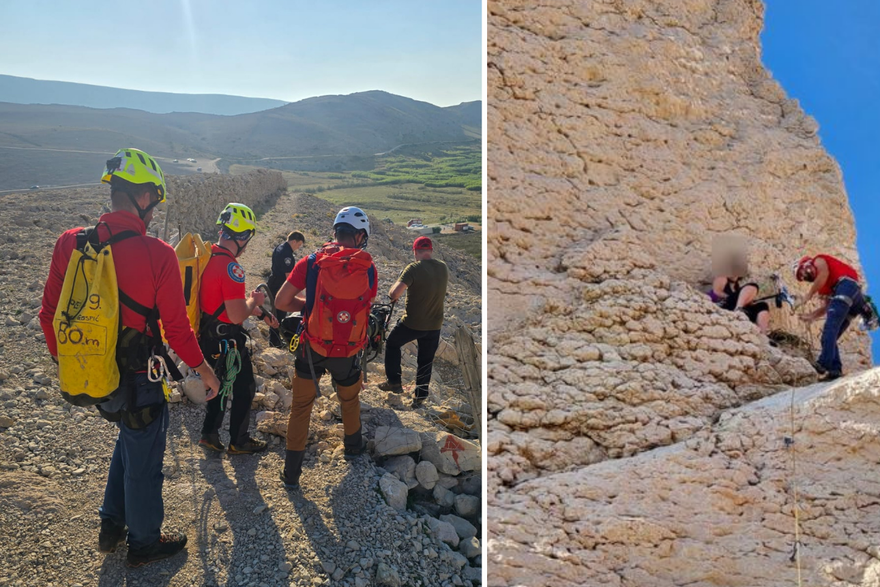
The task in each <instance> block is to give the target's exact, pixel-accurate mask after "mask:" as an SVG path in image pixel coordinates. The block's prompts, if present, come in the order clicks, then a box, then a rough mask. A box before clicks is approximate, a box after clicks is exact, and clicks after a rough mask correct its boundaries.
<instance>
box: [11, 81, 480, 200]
mask: <svg viewBox="0 0 880 587" xmlns="http://www.w3.org/2000/svg"><path fill="white" fill-rule="evenodd" d="M481 109H482V104H481V103H480V102H466V103H463V104H459V105H457V106H451V107H448V108H441V107H438V106H434V105H433V104H429V103H427V102H420V101H417V100H413V99H410V98H406V97H403V96H397V95H394V94H390V93H388V92H382V91H369V92H360V93H356V94H350V95H347V96H321V97H316V98H308V99H306V100H301V101H299V102H294V103H291V104H286V105H284V106H281V107H278V108H272V109H269V110H264V111H261V112H254V113H248V114H239V115H236V116H218V115H212V114H199V113H191V112H190V113H180V112H175V113H169V114H154V113H150V112H145V111H143V110H133V109H127V108H111V109H97V108H86V107H82V106H66V105H57V104H53V105H41V104H12V103H0V153H2V154H3V157H0V190H3V189H14V188H22V187H27V186H29V185H31V184H41V185H42V184H46V183H49V184H53V185H66V184H68V183H75V182H79V181H91V178H92V176H93V175H94V173H95V172H91V173H89V174H88V176H87V177H88V179H86V172H85V171H83V170H82V169H81V167H82V165H83V161H94V160H96V159H95V155H98V156H99V157H98V159H97V160H98V161H99V163H98V166H100V160H101V159H100V157H102V156H104V155H108V154H112V153H113V152H115V151H116V149H118V148H119V147H120V146H123V145H129V146H133V145H136V146H138V147H139V148H142V149H144V150H146V151H148V152H149V153H150V154H152V155H154V156H156V157H158V158H159V159H160V160H167V161H168V162H169V163H170V161H171V160H172V159H186V158H189V157H193V158H196V159H199V160H202V159H217V158H219V159H223V160H224V162H225V163H226V164H230V163H246V164H251V165H263V166H269V167H273V166H274V167H281V168H288V169H289V168H297V167H298V166H300V165H301V166H302V167H301V168H304V169H315V168H316V165H315V163H314V162H315V161H316V160H317V161H322V162H323V163H321V164H322V165H324V167H325V168H327V169H334V168H336V169H338V168H342V167H344V165H345V160H346V159H351V158H358V157H367V158H369V157H372V156H373V155H374V154H376V153H380V152H386V151H389V150H392V149H394V148H395V147H399V146H401V145H405V144H426V143H443V142H451V143H454V142H462V141H473V140H474V138H476V137H479V136H480V133H481V128H480V118H481V116H480V113H481ZM331 162H332V163H331ZM163 164H164V162H163ZM92 166H93V167H94V166H95V165H94V164H93V165H92Z"/></svg>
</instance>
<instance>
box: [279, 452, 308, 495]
mask: <svg viewBox="0 0 880 587" xmlns="http://www.w3.org/2000/svg"><path fill="white" fill-rule="evenodd" d="M305 456H306V451H304V450H287V451H285V452H284V467H283V468H282V469H281V482H282V483H284V487H285V489H288V490H295V489H299V476H300V475H302V463H303V459H304V458H305Z"/></svg>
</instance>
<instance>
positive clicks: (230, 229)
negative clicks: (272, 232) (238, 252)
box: [217, 202, 257, 240]
mask: <svg viewBox="0 0 880 587" xmlns="http://www.w3.org/2000/svg"><path fill="white" fill-rule="evenodd" d="M217 224H218V225H220V226H221V227H222V229H223V231H224V232H225V233H227V234H229V236H231V237H232V238H234V239H236V240H241V239H243V238H250V237H251V236H252V235H253V234H254V233H255V232H257V217H256V216H255V215H254V211H253V210H251V209H250V208H248V207H247V206H245V205H244V204H236V203H234V202H233V203H230V204H226V207H225V208H223V212H221V213H220V217H219V218H217Z"/></svg>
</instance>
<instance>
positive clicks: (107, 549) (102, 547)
mask: <svg viewBox="0 0 880 587" xmlns="http://www.w3.org/2000/svg"><path fill="white" fill-rule="evenodd" d="M127 535H128V531H127V530H126V529H125V526H118V525H117V524H115V523H113V520H110V519H107V518H104V519H102V520H101V532H100V533H99V534H98V551H99V552H102V553H104V554H110V553H113V552H116V547H117V546H118V545H120V544H122V543H123V542H124V541H125V537H126V536H127Z"/></svg>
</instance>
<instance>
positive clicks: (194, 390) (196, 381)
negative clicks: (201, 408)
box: [182, 375, 208, 405]
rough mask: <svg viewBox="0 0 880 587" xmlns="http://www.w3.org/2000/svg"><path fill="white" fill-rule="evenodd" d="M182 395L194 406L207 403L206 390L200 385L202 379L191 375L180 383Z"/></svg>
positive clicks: (202, 384)
mask: <svg viewBox="0 0 880 587" xmlns="http://www.w3.org/2000/svg"><path fill="white" fill-rule="evenodd" d="M182 387H183V393H184V394H185V395H186V397H187V398H189V401H191V402H192V403H194V404H196V405H203V404H206V403H208V390H207V389H205V384H204V383H202V378H201V377H198V376H197V375H191V376H189V377H187V378H186V379H184V380H183V382H182Z"/></svg>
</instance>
